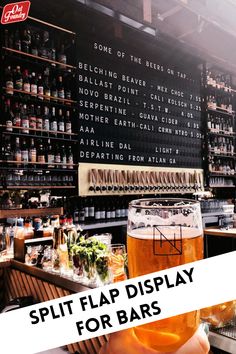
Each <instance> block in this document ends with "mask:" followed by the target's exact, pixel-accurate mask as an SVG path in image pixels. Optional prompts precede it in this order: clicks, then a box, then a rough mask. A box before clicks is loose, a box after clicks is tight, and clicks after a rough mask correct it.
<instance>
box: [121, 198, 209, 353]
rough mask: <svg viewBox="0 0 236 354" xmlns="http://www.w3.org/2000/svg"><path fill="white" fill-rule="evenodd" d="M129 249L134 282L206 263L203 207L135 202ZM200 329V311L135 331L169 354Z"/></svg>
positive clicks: (184, 202) (165, 201)
mask: <svg viewBox="0 0 236 354" xmlns="http://www.w3.org/2000/svg"><path fill="white" fill-rule="evenodd" d="M127 247H128V269H129V276H130V277H131V278H133V277H137V276H140V275H144V274H148V273H152V272H156V271H159V270H163V269H167V268H170V267H174V266H178V265H181V264H185V263H189V262H193V261H197V260H200V259H202V258H203V232H202V219H201V212H200V204H199V203H198V202H196V201H194V200H188V199H159V198H156V199H140V200H134V201H132V202H131V203H130V204H129V214H128V235H127ZM173 306H175V305H174V304H173ZM176 306H178V305H177V302H176ZM198 325H199V311H192V312H189V313H186V314H183V315H178V316H174V317H171V318H167V319H163V320H159V321H156V322H152V323H149V324H145V325H141V326H138V327H135V328H134V331H135V334H136V336H137V337H138V339H139V340H140V341H141V342H142V343H143V344H145V345H146V346H148V347H150V348H153V349H155V350H158V351H160V352H169V351H174V350H176V349H178V348H179V347H180V346H182V345H183V344H184V343H185V342H186V341H187V340H188V339H189V338H190V337H191V336H192V335H193V334H194V332H195V331H196V329H197V327H198Z"/></svg>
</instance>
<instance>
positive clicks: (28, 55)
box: [2, 47, 76, 70]
mask: <svg viewBox="0 0 236 354" xmlns="http://www.w3.org/2000/svg"><path fill="white" fill-rule="evenodd" d="M2 49H3V50H5V51H6V52H9V53H14V54H17V55H23V56H25V57H28V58H31V59H34V60H40V61H42V62H46V63H49V64H51V65H57V66H59V69H61V70H63V69H71V70H75V69H76V66H73V65H69V64H63V63H60V62H59V61H54V60H51V59H46V58H42V57H40V56H37V55H33V54H30V53H25V52H22V51H20V50H17V49H13V48H8V47H2Z"/></svg>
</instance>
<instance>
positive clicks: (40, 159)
mask: <svg viewBox="0 0 236 354" xmlns="http://www.w3.org/2000/svg"><path fill="white" fill-rule="evenodd" d="M37 160H38V162H40V163H41V164H42V165H44V164H45V162H46V158H45V150H44V146H43V143H42V140H39V146H38V156H37Z"/></svg>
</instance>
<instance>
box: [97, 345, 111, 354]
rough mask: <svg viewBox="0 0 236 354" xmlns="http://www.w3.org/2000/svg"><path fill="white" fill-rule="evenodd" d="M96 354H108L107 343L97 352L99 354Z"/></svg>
mask: <svg viewBox="0 0 236 354" xmlns="http://www.w3.org/2000/svg"><path fill="white" fill-rule="evenodd" d="M98 354H109V351H108V345H107V343H105V344H104V345H103V346H102V347H101V349H100V350H99V353H98Z"/></svg>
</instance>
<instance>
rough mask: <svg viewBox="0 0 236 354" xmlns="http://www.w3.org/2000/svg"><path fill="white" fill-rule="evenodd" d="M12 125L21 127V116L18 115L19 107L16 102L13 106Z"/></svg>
mask: <svg viewBox="0 0 236 354" xmlns="http://www.w3.org/2000/svg"><path fill="white" fill-rule="evenodd" d="M13 125H14V126H15V127H21V114H20V107H19V103H18V102H16V103H15V105H14V117H13Z"/></svg>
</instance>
